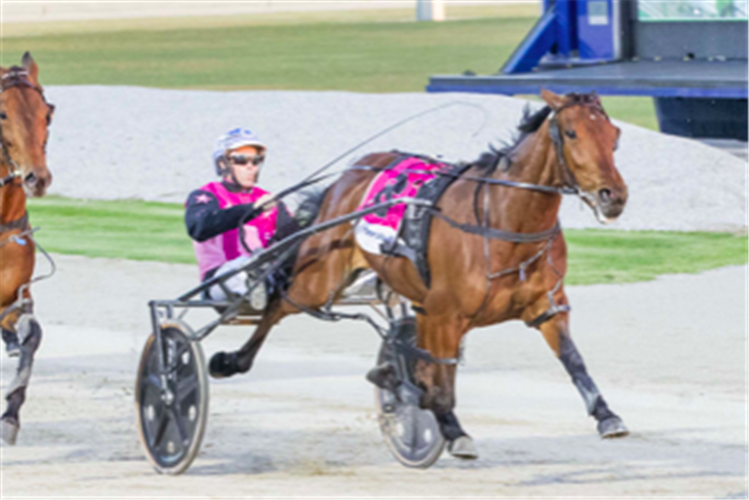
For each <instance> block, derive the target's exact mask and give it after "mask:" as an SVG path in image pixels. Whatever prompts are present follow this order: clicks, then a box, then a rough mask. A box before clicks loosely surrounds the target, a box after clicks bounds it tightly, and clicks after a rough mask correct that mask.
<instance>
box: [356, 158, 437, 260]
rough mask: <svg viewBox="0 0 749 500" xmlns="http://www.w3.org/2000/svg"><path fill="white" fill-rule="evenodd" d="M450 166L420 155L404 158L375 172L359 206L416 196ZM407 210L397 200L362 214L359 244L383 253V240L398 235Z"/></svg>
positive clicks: (359, 226) (357, 227)
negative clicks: (387, 205) (425, 185)
mask: <svg viewBox="0 0 749 500" xmlns="http://www.w3.org/2000/svg"><path fill="white" fill-rule="evenodd" d="M450 168H451V166H450V165H448V164H444V163H437V162H434V161H429V160H428V159H424V158H420V157H418V156H409V157H405V158H402V159H401V160H400V161H398V162H397V163H395V164H394V165H391V166H390V167H389V168H387V169H386V170H384V171H382V172H380V173H379V174H377V175H376V176H375V178H374V179H373V180H372V181H371V183H370V184H369V187H368V188H367V192H366V194H365V195H364V198H363V199H362V202H361V204H360V205H359V208H358V210H361V209H363V208H367V207H370V206H372V205H376V204H378V203H382V202H384V201H388V200H393V199H396V200H397V199H400V198H405V197H414V196H416V193H418V192H419V189H420V188H421V186H422V185H423V184H424V183H426V182H429V181H430V180H432V179H434V178H435V177H436V175H437V172H439V171H442V170H449V169H450ZM405 213H406V205H405V204H396V205H393V206H391V207H390V208H386V209H382V210H380V211H377V212H374V213H371V214H368V215H366V216H364V217H362V219H361V221H359V223H357V224H356V226H355V229H354V235H355V237H356V241H357V243H359V246H361V247H362V249H364V250H365V251H367V252H370V253H375V254H380V253H381V245H382V244H383V243H385V244H387V243H390V242H392V241H393V240H395V239H396V238H397V236H398V232H399V230H400V224H401V221H402V220H403V215H404V214H405Z"/></svg>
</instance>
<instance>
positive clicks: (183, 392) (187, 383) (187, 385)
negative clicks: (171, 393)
mask: <svg viewBox="0 0 749 500" xmlns="http://www.w3.org/2000/svg"><path fill="white" fill-rule="evenodd" d="M197 388H198V376H197V375H196V374H192V375H190V376H189V377H186V378H183V379H182V380H180V381H179V382H177V391H176V392H177V402H178V403H180V404H181V403H182V401H184V400H185V398H187V397H188V396H189V395H190V394H192V393H193V392H194V391H195V390H196V389H197Z"/></svg>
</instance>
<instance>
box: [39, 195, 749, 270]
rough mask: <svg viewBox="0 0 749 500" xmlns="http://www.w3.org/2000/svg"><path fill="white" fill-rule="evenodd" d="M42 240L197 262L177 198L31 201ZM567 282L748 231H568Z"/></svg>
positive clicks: (93, 253) (72, 248)
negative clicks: (159, 200)
mask: <svg viewBox="0 0 749 500" xmlns="http://www.w3.org/2000/svg"><path fill="white" fill-rule="evenodd" d="M29 213H30V217H31V222H32V225H33V226H34V227H36V226H40V227H42V228H43V230H41V231H40V232H39V233H37V239H38V241H39V242H40V243H41V245H42V246H44V247H45V249H47V250H48V251H51V252H57V253H62V254H72V255H85V256H88V257H108V258H123V259H131V260H152V261H159V262H169V263H183V264H194V263H195V257H194V256H193V249H192V244H191V241H190V239H189V237H188V236H187V235H186V233H185V228H184V223H183V220H182V216H183V208H182V206H181V205H178V204H171V203H154V202H144V201H136V200H132V201H91V200H73V199H67V198H59V197H53V196H50V197H45V198H43V199H38V200H31V202H30V203H29ZM565 236H566V238H567V244H568V246H569V270H568V273H567V279H566V280H565V282H566V283H567V284H568V285H592V284H600V283H630V282H636V281H648V280H652V279H654V278H655V277H656V276H658V275H661V274H672V273H697V272H701V271H706V270H708V269H713V268H717V267H722V266H727V265H741V264H746V263H747V238H746V236H736V235H732V234H724V233H679V232H661V231H613V230H574V229H568V230H565Z"/></svg>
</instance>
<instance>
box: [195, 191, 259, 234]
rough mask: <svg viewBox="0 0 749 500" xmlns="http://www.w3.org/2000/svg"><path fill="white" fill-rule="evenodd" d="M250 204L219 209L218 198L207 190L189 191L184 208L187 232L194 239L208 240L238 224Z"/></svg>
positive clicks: (249, 207)
mask: <svg viewBox="0 0 749 500" xmlns="http://www.w3.org/2000/svg"><path fill="white" fill-rule="evenodd" d="M249 210H252V204H251V203H247V204H244V205H237V206H236V207H231V208H227V209H224V210H221V208H220V207H219V204H218V199H216V197H215V196H214V195H213V193H209V192H208V191H201V190H200V189H198V190H195V191H193V192H192V193H190V196H189V197H188V198H187V207H186V209H185V226H187V234H189V235H190V237H191V238H192V239H194V240H195V241H205V240H209V239H211V238H213V237H215V236H218V235H219V234H221V233H225V232H226V231H229V230H230V229H235V228H236V227H237V226H239V221H240V220H241V219H242V216H244V215H245V214H246V213H247V212H248V211H249Z"/></svg>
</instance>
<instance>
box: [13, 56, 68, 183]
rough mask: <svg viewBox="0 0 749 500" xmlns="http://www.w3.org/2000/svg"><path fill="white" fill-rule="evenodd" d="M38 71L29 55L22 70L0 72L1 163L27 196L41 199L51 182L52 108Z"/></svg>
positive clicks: (18, 68) (14, 69) (20, 67)
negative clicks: (47, 151)
mask: <svg viewBox="0 0 749 500" xmlns="http://www.w3.org/2000/svg"><path fill="white" fill-rule="evenodd" d="M38 76H39V67H38V66H37V64H36V62H35V61H34V59H33V58H32V57H31V54H29V53H28V52H26V53H25V54H24V55H23V58H22V61H21V66H11V67H10V68H0V89H1V90H0V141H1V142H2V154H0V163H2V164H4V166H5V167H6V168H7V172H4V175H14V176H16V177H18V178H20V179H21V181H22V185H23V189H24V191H25V193H26V195H27V196H37V197H39V196H44V194H45V192H46V190H47V188H48V187H49V185H50V184H51V182H52V174H51V173H50V171H49V169H48V168H47V154H46V146H47V138H48V127H49V124H50V122H51V120H52V115H53V113H54V109H55V107H54V106H53V105H52V104H49V103H48V102H47V100H46V99H45V98H44V91H43V89H42V86H41V85H40V84H39V80H38Z"/></svg>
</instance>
